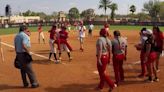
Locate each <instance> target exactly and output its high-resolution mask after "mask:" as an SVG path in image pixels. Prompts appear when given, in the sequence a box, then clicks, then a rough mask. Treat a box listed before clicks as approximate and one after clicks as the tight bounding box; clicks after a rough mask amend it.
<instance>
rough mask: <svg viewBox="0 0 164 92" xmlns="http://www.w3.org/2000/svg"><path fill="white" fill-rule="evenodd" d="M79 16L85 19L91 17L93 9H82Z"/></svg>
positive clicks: (93, 14)
mask: <svg viewBox="0 0 164 92" xmlns="http://www.w3.org/2000/svg"><path fill="white" fill-rule="evenodd" d="M81 17H83V18H84V19H86V20H91V19H93V18H94V17H95V12H94V9H91V8H90V9H87V10H84V11H82V13H81Z"/></svg>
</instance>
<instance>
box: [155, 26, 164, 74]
mask: <svg viewBox="0 0 164 92" xmlns="http://www.w3.org/2000/svg"><path fill="white" fill-rule="evenodd" d="M153 35H154V37H155V43H156V47H155V51H156V52H157V59H156V69H157V72H159V71H160V70H159V59H160V55H161V53H162V50H163V44H164V36H163V33H162V32H161V31H160V29H159V27H158V26H154V27H153Z"/></svg>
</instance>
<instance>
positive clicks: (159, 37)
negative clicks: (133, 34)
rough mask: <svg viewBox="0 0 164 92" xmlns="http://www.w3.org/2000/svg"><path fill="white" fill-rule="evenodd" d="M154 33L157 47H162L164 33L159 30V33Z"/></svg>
mask: <svg viewBox="0 0 164 92" xmlns="http://www.w3.org/2000/svg"><path fill="white" fill-rule="evenodd" d="M154 35H155V41H156V43H157V47H159V48H162V47H163V39H164V36H163V33H162V32H159V33H155V34H154Z"/></svg>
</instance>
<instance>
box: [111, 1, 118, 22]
mask: <svg viewBox="0 0 164 92" xmlns="http://www.w3.org/2000/svg"><path fill="white" fill-rule="evenodd" d="M110 9H111V19H112V20H114V17H115V11H116V10H118V6H117V4H116V3H112V4H111V6H110Z"/></svg>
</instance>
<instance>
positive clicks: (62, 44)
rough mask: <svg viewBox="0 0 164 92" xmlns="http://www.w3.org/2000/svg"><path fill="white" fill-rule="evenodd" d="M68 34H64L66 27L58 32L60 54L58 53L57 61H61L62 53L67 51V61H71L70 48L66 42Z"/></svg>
mask: <svg viewBox="0 0 164 92" xmlns="http://www.w3.org/2000/svg"><path fill="white" fill-rule="evenodd" d="M67 38H68V33H67V32H66V27H62V29H61V31H60V32H59V39H60V52H59V59H60V60H61V54H62V51H64V50H65V51H67V54H68V57H69V60H72V57H71V55H70V51H72V48H71V46H70V45H69V44H68V42H67Z"/></svg>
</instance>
